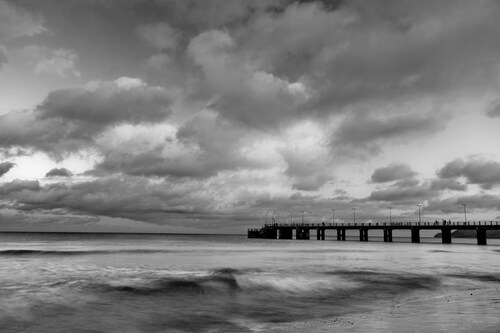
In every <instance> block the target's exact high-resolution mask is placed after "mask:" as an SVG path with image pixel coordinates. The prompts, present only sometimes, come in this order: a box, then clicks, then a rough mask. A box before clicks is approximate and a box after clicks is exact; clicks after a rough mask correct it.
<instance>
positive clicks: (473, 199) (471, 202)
mask: <svg viewBox="0 0 500 333" xmlns="http://www.w3.org/2000/svg"><path fill="white" fill-rule="evenodd" d="M463 203H465V204H467V213H469V212H473V211H484V210H498V209H500V203H499V201H498V196H497V195H494V194H487V193H477V194H472V195H462V196H453V197H449V198H445V199H438V198H435V199H432V200H429V203H428V204H427V206H426V207H425V209H426V211H429V212H441V213H448V214H449V213H455V214H461V213H462V212H463V207H462V204H463Z"/></svg>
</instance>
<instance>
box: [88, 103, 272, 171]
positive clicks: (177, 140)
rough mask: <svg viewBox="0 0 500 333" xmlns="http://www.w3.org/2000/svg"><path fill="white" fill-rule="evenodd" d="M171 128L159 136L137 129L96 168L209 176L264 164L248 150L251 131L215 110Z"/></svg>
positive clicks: (109, 152) (104, 152) (109, 149)
mask: <svg viewBox="0 0 500 333" xmlns="http://www.w3.org/2000/svg"><path fill="white" fill-rule="evenodd" d="M148 131H149V132H151V129H149V130H148ZM168 131H169V130H167V129H163V132H159V133H157V134H156V136H155V138H152V137H150V133H148V132H145V133H141V131H136V132H135V133H136V135H135V136H134V137H132V138H128V139H126V141H124V142H117V143H116V144H113V145H111V146H109V147H106V148H105V149H104V151H103V154H104V156H105V158H104V159H103V161H101V162H100V163H98V164H97V165H96V170H95V171H96V172H99V171H106V172H112V173H113V172H124V173H126V174H129V175H136V176H138V175H143V176H157V177H173V178H184V177H192V178H209V177H212V176H215V175H217V174H218V173H219V172H223V171H226V170H239V169H246V168H250V169H252V168H260V167H263V164H262V163H260V162H259V161H258V160H256V159H255V158H251V157H250V156H248V154H247V153H245V152H244V149H243V147H244V146H245V145H244V141H245V139H246V138H249V136H248V135H249V133H247V132H245V131H243V130H240V129H239V128H236V127H234V126H233V125H232V124H231V123H229V122H227V121H226V120H224V119H221V118H220V117H218V116H217V115H216V114H215V113H213V112H210V111H204V112H200V113H198V114H197V115H195V116H194V117H193V118H192V119H190V120H188V121H187V122H186V123H184V124H183V125H182V126H181V127H180V128H178V129H176V128H174V129H172V128H171V129H170V133H168ZM156 132H157V131H153V133H156Z"/></svg>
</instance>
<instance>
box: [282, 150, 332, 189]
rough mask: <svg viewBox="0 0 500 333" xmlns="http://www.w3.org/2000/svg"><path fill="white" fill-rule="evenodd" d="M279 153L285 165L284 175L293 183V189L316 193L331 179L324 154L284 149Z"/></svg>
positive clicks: (327, 161)
mask: <svg viewBox="0 0 500 333" xmlns="http://www.w3.org/2000/svg"><path fill="white" fill-rule="evenodd" d="M280 153H281V156H282V157H283V159H284V160H285V162H286V164H287V169H286V171H285V174H286V175H287V176H289V177H291V178H292V180H293V181H294V183H293V184H292V188H293V189H296V190H300V191H316V190H318V189H319V188H320V187H321V186H323V185H325V184H326V183H327V182H328V181H329V180H331V179H332V178H333V175H332V171H331V169H330V167H329V166H330V160H329V159H328V154H327V153H326V152H323V151H321V150H317V149H308V150H300V149H296V148H295V149H294V148H286V149H281V150H280Z"/></svg>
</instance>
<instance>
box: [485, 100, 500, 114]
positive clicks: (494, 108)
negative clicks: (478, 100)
mask: <svg viewBox="0 0 500 333" xmlns="http://www.w3.org/2000/svg"><path fill="white" fill-rule="evenodd" d="M486 115H487V116H489V117H491V118H496V117H500V100H495V101H493V102H492V103H491V105H490V107H489V109H488V110H487V111H486Z"/></svg>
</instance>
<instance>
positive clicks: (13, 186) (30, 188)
mask: <svg viewBox="0 0 500 333" xmlns="http://www.w3.org/2000/svg"><path fill="white" fill-rule="evenodd" d="M40 190H41V187H40V183H39V182H38V181H37V180H19V179H15V180H13V181H11V182H9V183H4V184H1V185H0V195H3V196H5V197H4V199H9V196H10V195H17V194H19V193H21V192H29V193H34V192H38V191H40ZM0 198H1V197H0Z"/></svg>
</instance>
